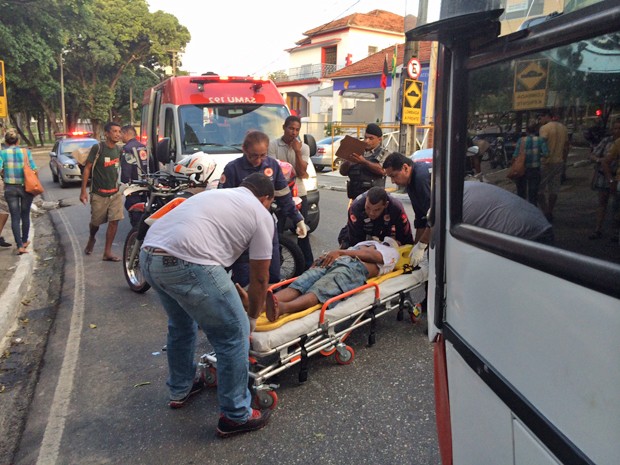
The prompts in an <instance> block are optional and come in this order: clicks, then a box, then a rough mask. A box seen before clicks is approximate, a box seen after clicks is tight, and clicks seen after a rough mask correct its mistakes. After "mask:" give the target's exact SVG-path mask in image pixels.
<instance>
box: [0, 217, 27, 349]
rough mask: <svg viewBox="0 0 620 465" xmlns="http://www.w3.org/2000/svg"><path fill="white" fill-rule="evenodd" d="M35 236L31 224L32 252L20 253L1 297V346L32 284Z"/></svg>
mask: <svg viewBox="0 0 620 465" xmlns="http://www.w3.org/2000/svg"><path fill="white" fill-rule="evenodd" d="M34 238H35V231H34V228H33V227H32V224H31V225H30V242H31V244H30V246H29V249H30V253H27V254H24V255H20V257H19V262H18V264H17V268H16V269H15V272H14V273H13V276H12V277H11V280H10V281H9V284H8V286H7V288H6V290H5V291H4V292H3V293H2V296H1V297H0V347H1V348H4V347H5V345H6V343H7V340H6V338H7V336H8V335H9V333H10V332H11V331H12V330H13V328H14V327H15V325H16V323H17V316H18V315H19V311H20V309H21V303H22V298H23V297H24V296H25V295H26V292H27V291H28V286H30V278H31V277H32V270H33V269H34V263H35V256H34V247H33V244H34Z"/></svg>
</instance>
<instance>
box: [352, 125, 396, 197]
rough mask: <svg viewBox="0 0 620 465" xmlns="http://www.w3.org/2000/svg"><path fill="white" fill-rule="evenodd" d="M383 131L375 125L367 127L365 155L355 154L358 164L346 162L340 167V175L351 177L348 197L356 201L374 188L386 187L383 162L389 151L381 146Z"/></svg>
mask: <svg viewBox="0 0 620 465" xmlns="http://www.w3.org/2000/svg"><path fill="white" fill-rule="evenodd" d="M382 140H383V131H381V128H380V127H379V126H378V125H376V124H375V123H370V124H369V125H368V126H366V132H365V133H364V143H365V144H366V150H365V151H364V153H363V155H359V154H356V153H354V154H353V156H355V158H356V159H357V163H354V162H350V161H348V160H345V161H343V162H342V164H341V165H340V174H341V175H343V176H349V180H348V181H347V197H349V198H350V199H355V198H356V197H357V196H358V195H360V194H363V193H364V192H366V191H367V190H368V189H370V188H371V187H374V186H379V187H385V172H384V171H383V161H384V160H385V157H387V155H388V150H387V149H386V148H384V147H382V146H381V141H382Z"/></svg>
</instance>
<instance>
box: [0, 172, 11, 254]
mask: <svg viewBox="0 0 620 465" xmlns="http://www.w3.org/2000/svg"><path fill="white" fill-rule="evenodd" d="M8 219H9V206H8V205H7V204H6V201H5V200H4V181H3V180H2V176H0V234H2V230H3V229H4V225H5V224H6V220H8ZM0 247H4V248H8V247H11V244H10V243H9V242H7V241H5V240H4V237H3V236H0Z"/></svg>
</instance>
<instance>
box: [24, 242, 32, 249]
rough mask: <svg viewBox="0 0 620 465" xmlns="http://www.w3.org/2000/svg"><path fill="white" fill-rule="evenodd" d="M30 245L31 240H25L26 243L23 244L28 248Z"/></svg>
mask: <svg viewBox="0 0 620 465" xmlns="http://www.w3.org/2000/svg"><path fill="white" fill-rule="evenodd" d="M29 245H30V241H26V242H24V245H23V247H24V249H27V248H28V246H29Z"/></svg>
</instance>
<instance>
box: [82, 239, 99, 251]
mask: <svg viewBox="0 0 620 465" xmlns="http://www.w3.org/2000/svg"><path fill="white" fill-rule="evenodd" d="M95 242H97V240H96V239H95V238H94V237H89V238H88V242H87V243H86V247H85V248H84V253H85V254H86V255H90V254H91V253H93V249H94V248H95Z"/></svg>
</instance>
